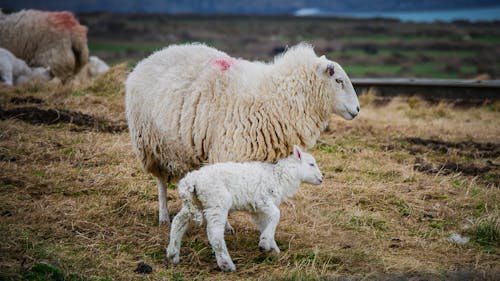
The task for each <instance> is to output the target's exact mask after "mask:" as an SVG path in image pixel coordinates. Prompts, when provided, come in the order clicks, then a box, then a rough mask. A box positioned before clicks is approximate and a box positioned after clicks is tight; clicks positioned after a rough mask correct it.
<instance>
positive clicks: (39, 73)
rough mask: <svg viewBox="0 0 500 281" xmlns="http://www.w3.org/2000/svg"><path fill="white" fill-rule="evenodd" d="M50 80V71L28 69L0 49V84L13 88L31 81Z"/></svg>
mask: <svg viewBox="0 0 500 281" xmlns="http://www.w3.org/2000/svg"><path fill="white" fill-rule="evenodd" d="M36 78H39V79H42V80H44V81H48V80H50V78H51V77H50V70H49V69H48V68H45V67H33V68H30V67H29V66H28V65H27V64H26V63H25V62H24V61H23V60H20V59H18V58H16V57H15V56H14V55H13V54H12V53H11V52H9V51H8V50H6V49H3V48H0V82H1V83H3V84H5V85H7V86H13V85H18V84H22V83H24V82H27V81H29V80H31V79H36Z"/></svg>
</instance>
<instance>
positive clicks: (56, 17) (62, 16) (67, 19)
mask: <svg viewBox="0 0 500 281" xmlns="http://www.w3.org/2000/svg"><path fill="white" fill-rule="evenodd" d="M49 19H50V21H51V22H52V24H53V25H54V26H57V27H59V28H62V29H64V30H67V31H76V32H77V33H78V34H81V35H85V33H86V31H87V30H86V28H85V27H84V26H82V25H80V23H78V21H77V20H76V19H75V16H74V15H73V14H72V13H70V12H52V13H50V15H49Z"/></svg>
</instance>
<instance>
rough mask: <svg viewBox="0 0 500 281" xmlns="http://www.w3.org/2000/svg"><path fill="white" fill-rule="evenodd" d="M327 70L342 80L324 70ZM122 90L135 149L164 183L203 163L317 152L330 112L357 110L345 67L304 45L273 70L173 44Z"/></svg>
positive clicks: (142, 65) (140, 67) (142, 67)
mask: <svg viewBox="0 0 500 281" xmlns="http://www.w3.org/2000/svg"><path fill="white" fill-rule="evenodd" d="M328 64H334V65H335V75H336V76H338V78H335V77H330V76H327V73H325V72H324V71H323V68H324V69H326V65H328ZM318 73H319V74H318ZM322 76H324V77H322ZM338 79H343V85H340V84H338V83H335V82H334V80H338ZM125 86H126V114H127V120H128V124H129V131H130V136H131V138H132V143H133V146H134V149H135V151H136V153H137V155H138V157H139V160H140V162H141V163H142V165H143V167H144V168H145V170H146V171H148V172H151V173H153V174H154V175H155V176H157V177H159V178H166V179H171V178H178V177H181V176H183V175H184V174H185V173H187V172H188V171H191V170H193V169H195V168H197V167H199V166H200V165H201V164H202V163H216V162H224V161H237V162H238V161H253V160H254V161H265V162H274V161H276V160H277V159H280V158H283V157H286V156H287V155H288V154H289V153H290V152H291V151H292V146H293V145H294V144H299V145H301V146H303V147H306V148H310V147H312V146H313V145H314V144H315V143H316V141H317V139H318V138H319V135H320V133H321V132H322V131H323V130H324V129H325V128H326V125H327V121H328V119H329V118H330V116H331V114H332V113H338V114H341V115H342V116H344V115H347V114H346V113H345V112H343V111H345V109H344V108H343V107H344V104H341V103H342V102H339V100H341V99H347V98H349V99H351V100H352V102H351V103H354V104H356V105H357V106H358V107H359V103H358V101H357V98H356V94H355V92H354V90H353V88H352V84H351V83H350V81H349V78H348V77H347V75H346V74H345V72H344V71H343V70H342V68H341V67H340V66H339V65H338V64H336V63H334V62H331V61H328V60H327V59H325V58H324V57H321V58H318V57H317V56H316V55H315V53H314V51H313V49H312V47H311V46H309V45H305V44H301V45H298V46H295V47H293V48H291V49H290V50H288V51H287V52H286V53H285V54H284V55H282V56H279V57H277V58H276V59H275V62H274V63H271V64H264V63H260V62H249V61H245V60H242V59H234V58H231V57H229V56H228V55H227V54H225V53H223V52H220V51H218V50H215V49H213V48H210V47H207V46H205V45H201V44H191V45H174V46H170V47H168V48H166V49H163V50H161V51H159V52H156V53H154V54H153V55H151V56H150V57H148V58H146V59H145V60H143V61H141V62H140V63H139V64H138V65H137V66H136V68H135V69H134V71H133V72H132V73H131V74H130V75H129V77H128V79H127V81H126V85H125ZM346 96H348V97H347V98H346ZM339 104H340V105H339ZM337 107H339V108H337ZM354 108H356V106H354ZM356 114H357V112H356ZM344 117H346V118H349V116H344ZM352 117H353V116H352V115H351V116H350V118H351V119H352Z"/></svg>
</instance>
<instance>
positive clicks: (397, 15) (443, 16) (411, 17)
mask: <svg viewBox="0 0 500 281" xmlns="http://www.w3.org/2000/svg"><path fill="white" fill-rule="evenodd" d="M302 12H303V13H301V11H300V10H299V11H297V12H296V13H295V14H296V15H297V16H346V17H355V18H375V17H380V18H393V19H399V20H402V21H415V22H433V21H453V20H470V21H493V20H500V6H498V7H488V8H477V9H461V10H440V11H436V10H434V11H412V12H353V13H329V12H323V11H321V10H319V9H314V8H312V9H303V10H302Z"/></svg>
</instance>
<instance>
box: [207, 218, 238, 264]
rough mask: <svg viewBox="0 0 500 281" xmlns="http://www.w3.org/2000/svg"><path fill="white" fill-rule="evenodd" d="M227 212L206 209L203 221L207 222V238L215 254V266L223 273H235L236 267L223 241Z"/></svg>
mask: <svg viewBox="0 0 500 281" xmlns="http://www.w3.org/2000/svg"><path fill="white" fill-rule="evenodd" d="M227 213H228V210H221V209H207V210H205V219H206V220H207V236H208V241H210V245H212V249H213V250H214V252H215V258H216V259H217V265H218V266H219V267H220V269H221V270H223V271H235V270H236V266H235V265H234V263H233V261H232V260H231V256H230V255H229V252H228V251H227V247H226V241H224V226H225V224H226V221H227Z"/></svg>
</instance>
